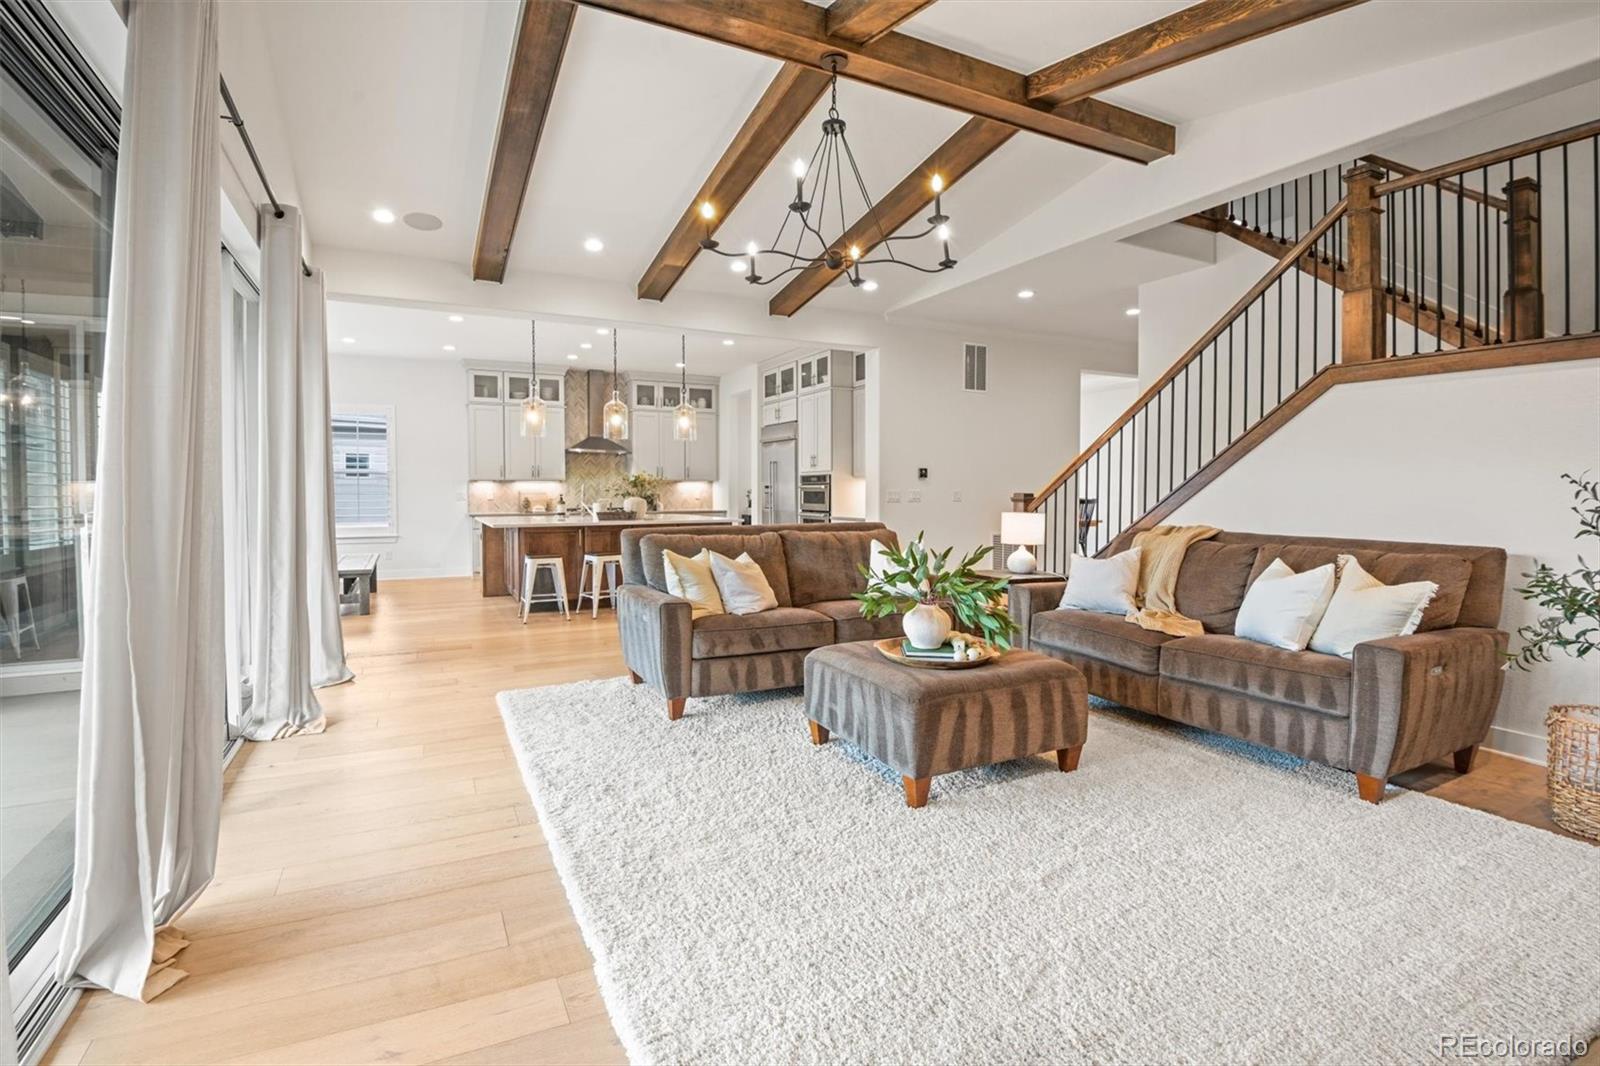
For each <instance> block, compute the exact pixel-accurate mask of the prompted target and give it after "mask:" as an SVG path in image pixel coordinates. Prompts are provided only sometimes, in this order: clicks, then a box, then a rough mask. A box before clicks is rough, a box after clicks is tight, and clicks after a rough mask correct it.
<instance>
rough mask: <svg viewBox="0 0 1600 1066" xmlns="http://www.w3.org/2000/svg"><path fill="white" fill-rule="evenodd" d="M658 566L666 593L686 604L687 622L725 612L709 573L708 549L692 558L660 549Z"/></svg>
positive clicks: (713, 579)
mask: <svg viewBox="0 0 1600 1066" xmlns="http://www.w3.org/2000/svg"><path fill="white" fill-rule="evenodd" d="M661 567H662V569H663V570H665V571H666V572H667V592H669V593H671V594H672V595H674V596H676V597H678V598H679V599H682V600H688V601H689V606H690V612H689V617H690V619H691V620H693V619H696V618H704V617H706V615H710V614H726V613H727V612H726V611H724V610H723V609H722V597H721V596H720V595H718V593H717V579H716V578H715V577H713V576H712V574H711V549H710V548H701V549H700V554H699V555H696V556H694V557H693V558H690V557H689V556H687V555H679V554H678V553H677V552H675V551H667V550H666V549H663V550H662V552H661Z"/></svg>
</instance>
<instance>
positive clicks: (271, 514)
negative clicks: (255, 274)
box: [240, 205, 325, 740]
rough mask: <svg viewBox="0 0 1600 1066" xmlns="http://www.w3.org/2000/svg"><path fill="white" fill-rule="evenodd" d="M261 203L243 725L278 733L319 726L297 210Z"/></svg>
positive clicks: (268, 736)
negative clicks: (250, 621)
mask: <svg viewBox="0 0 1600 1066" xmlns="http://www.w3.org/2000/svg"><path fill="white" fill-rule="evenodd" d="M282 214H283V217H282V218H279V217H277V215H278V212H277V211H275V210H274V209H273V208H272V207H271V206H270V205H266V206H263V207H262V208H261V374H260V377H259V379H258V388H259V396H258V398H257V411H258V412H259V416H260V417H259V424H260V442H259V444H258V446H257V459H258V462H257V469H256V476H257V491H258V493H259V495H258V497H257V501H258V505H257V507H256V514H257V516H258V519H257V523H256V531H255V559H254V565H255V570H254V573H255V581H254V585H255V599H254V602H253V604H252V607H253V609H254V611H255V618H254V625H253V626H252V630H253V632H252V634H251V636H252V640H253V642H254V645H255V646H254V649H253V651H252V653H251V656H250V694H251V698H250V706H249V708H248V709H247V710H246V711H245V713H244V715H243V717H242V719H241V723H240V724H241V732H242V733H243V735H244V736H245V737H247V738H248V739H250V740H281V739H283V738H284V737H292V736H296V735H298V734H301V733H320V732H322V730H323V729H324V728H325V722H324V719H323V716H322V706H321V704H319V703H318V702H317V695H316V693H315V692H314V691H312V661H313V660H312V654H311V612H310V611H308V610H307V609H306V590H307V576H306V575H307V570H308V569H309V567H308V563H307V559H308V556H309V554H310V552H309V550H308V549H309V548H310V546H311V538H310V536H309V535H308V529H309V521H308V519H309V514H308V509H307V506H306V496H307V486H306V469H307V467H306V462H307V459H306V440H307V429H306V415H305V412H304V410H303V408H304V398H303V396H302V392H301V389H302V385H301V383H302V380H303V378H304V376H305V367H304V365H303V362H304V353H303V345H302V343H301V342H302V336H301V331H302V325H301V303H302V300H301V296H302V291H301V281H302V280H303V275H302V272H301V268H300V211H299V209H298V208H294V207H289V206H287V205H285V206H284V207H283V208H282Z"/></svg>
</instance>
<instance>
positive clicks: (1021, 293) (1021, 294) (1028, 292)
mask: <svg viewBox="0 0 1600 1066" xmlns="http://www.w3.org/2000/svg"><path fill="white" fill-rule="evenodd" d="M1017 299H1019V300H1031V299H1033V290H1032V289H1018V290H1017Z"/></svg>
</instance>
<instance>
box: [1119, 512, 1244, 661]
mask: <svg viewBox="0 0 1600 1066" xmlns="http://www.w3.org/2000/svg"><path fill="white" fill-rule="evenodd" d="M1220 532H1222V531H1221V530H1219V529H1217V528H1215V527H1213V526H1156V527H1155V528H1154V529H1147V530H1145V531H1144V532H1143V533H1139V534H1136V535H1135V536H1134V538H1133V546H1134V547H1135V548H1138V549H1140V552H1139V589H1138V592H1137V593H1136V594H1135V598H1134V602H1135V603H1137V604H1138V605H1139V609H1138V610H1135V611H1129V612H1128V615H1127V619H1128V621H1130V622H1133V623H1135V624H1136V625H1139V626H1141V627H1142V628H1144V629H1153V630H1155V631H1156V632H1158V633H1168V634H1171V635H1172V636H1174V637H1198V636H1199V635H1200V634H1202V633H1204V632H1205V631H1206V629H1205V626H1203V625H1201V624H1200V623H1199V622H1196V621H1195V620H1194V619H1193V618H1186V617H1184V616H1183V615H1181V614H1179V613H1178V597H1177V589H1178V570H1179V568H1181V567H1182V566H1183V555H1184V553H1185V552H1187V551H1188V550H1189V545H1191V544H1194V543H1195V542H1196V541H1202V540H1209V539H1210V538H1212V537H1214V536H1216V535H1217V534H1218V533H1220Z"/></svg>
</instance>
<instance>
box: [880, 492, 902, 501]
mask: <svg viewBox="0 0 1600 1066" xmlns="http://www.w3.org/2000/svg"><path fill="white" fill-rule="evenodd" d="M883 502H884V503H899V502H900V494H899V493H898V492H889V493H885V494H884V497H883Z"/></svg>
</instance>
